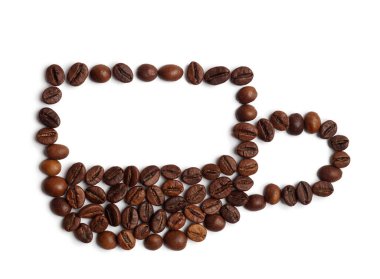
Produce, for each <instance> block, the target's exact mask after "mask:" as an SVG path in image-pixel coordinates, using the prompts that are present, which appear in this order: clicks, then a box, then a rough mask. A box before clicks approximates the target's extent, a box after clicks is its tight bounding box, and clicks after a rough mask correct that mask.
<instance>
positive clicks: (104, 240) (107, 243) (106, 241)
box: [96, 231, 117, 250]
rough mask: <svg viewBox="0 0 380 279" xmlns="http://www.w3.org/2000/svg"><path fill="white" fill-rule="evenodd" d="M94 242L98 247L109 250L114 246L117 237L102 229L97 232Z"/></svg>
mask: <svg viewBox="0 0 380 279" xmlns="http://www.w3.org/2000/svg"><path fill="white" fill-rule="evenodd" d="M96 242H97V243H98V245H99V246H100V247H102V248H103V249H106V250H111V249H114V248H116V246H117V239H116V235H115V234H114V233H113V232H110V231H104V232H101V233H99V234H98V236H97V238H96Z"/></svg>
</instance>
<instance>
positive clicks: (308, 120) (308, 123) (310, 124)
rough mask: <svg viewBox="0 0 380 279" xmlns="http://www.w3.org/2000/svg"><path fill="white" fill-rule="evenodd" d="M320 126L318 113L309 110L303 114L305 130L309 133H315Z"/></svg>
mask: <svg viewBox="0 0 380 279" xmlns="http://www.w3.org/2000/svg"><path fill="white" fill-rule="evenodd" d="M320 127H321V118H320V117H319V115H318V114H317V113H316V112H314V111H310V112H308V113H306V115H305V131H306V132H308V133H311V134H314V133H317V132H318V131H319V128H320Z"/></svg>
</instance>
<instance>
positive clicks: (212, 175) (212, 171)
mask: <svg viewBox="0 0 380 279" xmlns="http://www.w3.org/2000/svg"><path fill="white" fill-rule="evenodd" d="M201 172H202V175H203V177H204V178H206V179H208V180H215V179H217V178H218V177H219V175H220V168H219V166H218V165H215V164H207V165H205V166H204V167H203V168H202V170H201Z"/></svg>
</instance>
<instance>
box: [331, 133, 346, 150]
mask: <svg viewBox="0 0 380 279" xmlns="http://www.w3.org/2000/svg"><path fill="white" fill-rule="evenodd" d="M329 143H330V146H331V148H332V149H334V150H335V151H343V150H345V149H346V148H347V147H348V145H349V143H350V141H349V140H348V138H347V137H346V136H342V135H337V136H333V137H332V138H330V140H329Z"/></svg>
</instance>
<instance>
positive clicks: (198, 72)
mask: <svg viewBox="0 0 380 279" xmlns="http://www.w3.org/2000/svg"><path fill="white" fill-rule="evenodd" d="M186 77H187V81H188V82H190V83H191V84H194V85H198V84H200V83H201V82H202V80H203V77H204V70H203V68H202V66H201V65H199V64H198V63H197V62H194V61H193V62H191V63H190V64H189V66H188V67H187V71H186Z"/></svg>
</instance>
